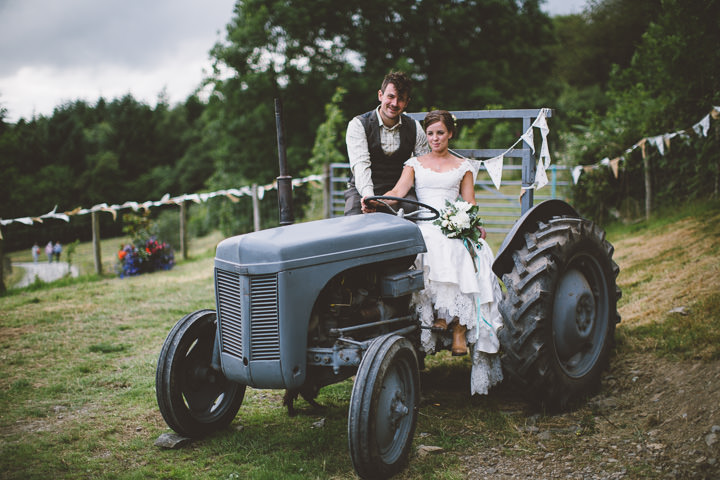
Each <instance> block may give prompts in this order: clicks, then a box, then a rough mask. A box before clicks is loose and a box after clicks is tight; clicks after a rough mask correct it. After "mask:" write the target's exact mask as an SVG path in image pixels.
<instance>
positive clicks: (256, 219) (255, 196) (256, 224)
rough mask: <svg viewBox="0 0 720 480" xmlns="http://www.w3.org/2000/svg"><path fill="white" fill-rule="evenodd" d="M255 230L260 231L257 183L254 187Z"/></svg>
mask: <svg viewBox="0 0 720 480" xmlns="http://www.w3.org/2000/svg"><path fill="white" fill-rule="evenodd" d="M252 207H253V228H254V229H255V231H256V232H257V231H260V202H259V201H258V186H257V183H253V185H252Z"/></svg>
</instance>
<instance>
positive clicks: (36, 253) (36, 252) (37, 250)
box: [32, 242, 40, 263]
mask: <svg viewBox="0 0 720 480" xmlns="http://www.w3.org/2000/svg"><path fill="white" fill-rule="evenodd" d="M32 257H33V263H37V262H38V258H39V257H40V247H39V246H38V244H37V242H35V244H34V245H33V246H32Z"/></svg>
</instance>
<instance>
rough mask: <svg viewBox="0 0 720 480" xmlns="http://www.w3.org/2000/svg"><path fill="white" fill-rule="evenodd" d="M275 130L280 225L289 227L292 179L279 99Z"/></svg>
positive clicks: (291, 206)
mask: <svg viewBox="0 0 720 480" xmlns="http://www.w3.org/2000/svg"><path fill="white" fill-rule="evenodd" d="M275 128H276V130H277V143H278V159H279V161H280V176H279V177H277V190H278V208H279V209H280V225H290V224H291V223H294V222H295V219H294V218H293V205H292V177H291V176H290V175H289V174H288V167H287V151H286V149H285V131H284V129H283V121H282V103H281V102H280V99H279V98H276V99H275Z"/></svg>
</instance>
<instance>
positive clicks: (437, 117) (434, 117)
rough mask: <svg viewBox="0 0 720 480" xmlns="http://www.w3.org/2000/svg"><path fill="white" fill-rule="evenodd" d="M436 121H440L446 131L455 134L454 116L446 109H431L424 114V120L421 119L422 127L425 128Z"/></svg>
mask: <svg viewBox="0 0 720 480" xmlns="http://www.w3.org/2000/svg"><path fill="white" fill-rule="evenodd" d="M437 122H442V123H443V125H445V128H447V130H448V132H450V133H452V136H453V137H454V136H455V118H454V117H453V115H452V113H450V112H448V111H447V110H433V111H432V112H429V113H428V114H427V115H425V120H423V128H424V129H425V130H427V128H428V127H429V126H430V125H432V124H433V123H437Z"/></svg>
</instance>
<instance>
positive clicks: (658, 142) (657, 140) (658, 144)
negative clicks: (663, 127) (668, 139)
mask: <svg viewBox="0 0 720 480" xmlns="http://www.w3.org/2000/svg"><path fill="white" fill-rule="evenodd" d="M648 142H650V143H651V144H652V145H653V146H655V148H657V149H658V152H660V155H665V142H664V141H663V136H662V135H658V136H657V137H650V138H648Z"/></svg>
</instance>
